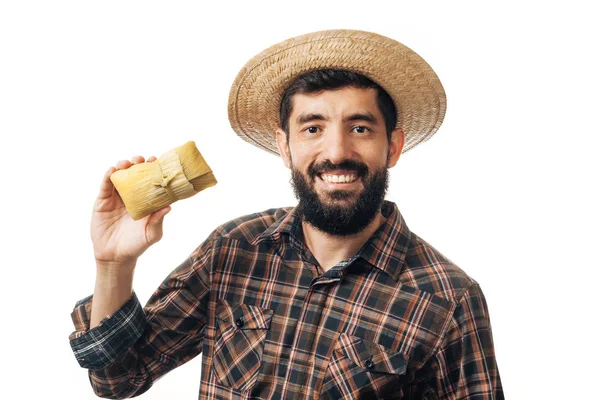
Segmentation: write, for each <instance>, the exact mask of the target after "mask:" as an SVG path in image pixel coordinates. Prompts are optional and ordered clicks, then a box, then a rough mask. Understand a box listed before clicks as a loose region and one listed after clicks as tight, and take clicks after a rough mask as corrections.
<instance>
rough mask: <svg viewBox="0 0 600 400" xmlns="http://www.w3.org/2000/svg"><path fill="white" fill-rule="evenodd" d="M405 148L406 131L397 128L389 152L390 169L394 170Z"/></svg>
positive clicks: (391, 138) (391, 139)
mask: <svg viewBox="0 0 600 400" xmlns="http://www.w3.org/2000/svg"><path fill="white" fill-rule="evenodd" d="M403 147H404V131H403V130H402V129H400V128H396V129H394V130H393V131H392V136H391V137H390V148H389V152H388V163H387V164H388V165H387V167H388V168H392V167H393V166H394V165H396V163H397V162H398V159H399V158H400V154H401V153H402V148H403Z"/></svg>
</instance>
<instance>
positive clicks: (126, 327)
mask: <svg viewBox="0 0 600 400" xmlns="http://www.w3.org/2000/svg"><path fill="white" fill-rule="evenodd" d="M92 299H93V297H92V296H89V297H86V298H85V299H83V300H80V301H78V302H77V304H76V305H75V309H74V310H73V312H72V313H71V318H72V320H73V325H74V326H75V331H74V332H73V333H72V334H71V335H70V336H69V342H70V344H71V348H72V349H73V354H74V355H75V358H76V359H77V361H78V362H79V365H80V366H81V367H83V368H87V369H90V370H97V369H102V368H105V367H106V366H108V365H110V364H111V363H113V362H114V361H115V360H116V359H118V358H119V356H121V355H122V354H123V353H124V352H125V351H126V350H127V349H129V348H130V347H131V346H133V345H134V344H135V342H137V341H138V339H139V338H140V336H142V334H143V333H144V329H145V327H146V316H145V314H144V310H143V309H142V306H141V304H140V302H139V300H138V298H137V296H136V294H135V292H134V293H133V294H132V296H131V298H130V299H129V300H127V301H126V302H125V304H123V306H121V308H120V309H118V310H117V311H115V312H114V313H113V314H112V315H109V316H107V317H106V318H105V319H104V320H103V321H102V322H101V323H100V325H98V326H96V327H94V328H93V329H89V326H90V310H91V305H92Z"/></svg>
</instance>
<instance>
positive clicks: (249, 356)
mask: <svg viewBox="0 0 600 400" xmlns="http://www.w3.org/2000/svg"><path fill="white" fill-rule="evenodd" d="M272 317H273V311H272V310H267V309H263V308H260V307H257V306H251V305H246V304H235V303H228V302H226V301H225V300H219V304H218V306H217V323H216V327H217V330H216V335H215V342H214V343H215V344H214V353H213V362H212V367H213V372H214V373H215V375H216V378H217V380H218V381H219V382H220V383H221V384H222V385H224V386H226V387H230V388H232V389H236V390H239V391H246V390H248V389H250V388H251V387H252V386H254V384H255V383H256V380H257V378H258V372H259V370H260V363H261V359H262V354H263V349H264V346H265V339H266V337H267V331H268V330H269V328H270V325H271V319H272Z"/></svg>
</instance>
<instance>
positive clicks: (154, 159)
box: [147, 156, 156, 162]
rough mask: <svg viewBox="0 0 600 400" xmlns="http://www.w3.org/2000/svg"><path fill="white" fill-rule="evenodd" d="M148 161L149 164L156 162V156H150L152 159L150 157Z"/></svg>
mask: <svg viewBox="0 0 600 400" xmlns="http://www.w3.org/2000/svg"><path fill="white" fill-rule="evenodd" d="M147 161H148V162H152V161H156V157H154V156H150V157H148V160H147Z"/></svg>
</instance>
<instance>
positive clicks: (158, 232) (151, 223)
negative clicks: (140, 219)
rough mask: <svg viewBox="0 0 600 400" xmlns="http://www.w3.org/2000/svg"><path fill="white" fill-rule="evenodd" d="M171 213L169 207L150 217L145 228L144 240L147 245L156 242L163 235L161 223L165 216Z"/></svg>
mask: <svg viewBox="0 0 600 400" xmlns="http://www.w3.org/2000/svg"><path fill="white" fill-rule="evenodd" d="M169 211H171V207H170V206H167V207H164V208H161V209H160V210H158V211H155V212H154V213H153V214H151V215H150V219H149V220H148V225H147V227H146V240H147V241H148V243H150V244H153V243H156V242H158V241H159V240H160V239H161V238H162V235H163V221H164V217H165V215H167V214H168V213H169Z"/></svg>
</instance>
